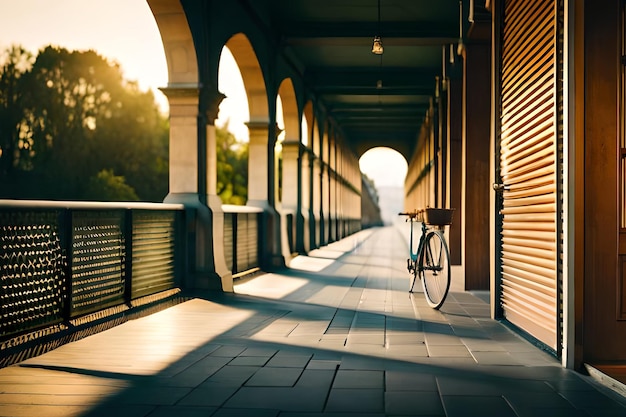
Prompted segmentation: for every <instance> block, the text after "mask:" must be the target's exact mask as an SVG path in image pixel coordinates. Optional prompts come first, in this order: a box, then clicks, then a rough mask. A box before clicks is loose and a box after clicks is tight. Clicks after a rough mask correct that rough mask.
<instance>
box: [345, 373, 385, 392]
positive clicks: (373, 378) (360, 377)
mask: <svg viewBox="0 0 626 417" xmlns="http://www.w3.org/2000/svg"><path fill="white" fill-rule="evenodd" d="M384 380H385V373H384V372H383V371H353V370H343V369H340V370H339V371H337V375H336V376H335V381H334V382H333V389H335V388H378V389H382V388H383V386H384Z"/></svg>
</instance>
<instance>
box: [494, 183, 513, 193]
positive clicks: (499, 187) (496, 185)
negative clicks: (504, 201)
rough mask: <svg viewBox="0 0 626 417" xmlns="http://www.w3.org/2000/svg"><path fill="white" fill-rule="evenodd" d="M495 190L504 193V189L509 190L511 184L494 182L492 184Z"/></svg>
mask: <svg viewBox="0 0 626 417" xmlns="http://www.w3.org/2000/svg"><path fill="white" fill-rule="evenodd" d="M492 186H493V190H494V191H495V192H497V193H502V192H504V191H509V186H508V185H506V184H503V183H494V184H492Z"/></svg>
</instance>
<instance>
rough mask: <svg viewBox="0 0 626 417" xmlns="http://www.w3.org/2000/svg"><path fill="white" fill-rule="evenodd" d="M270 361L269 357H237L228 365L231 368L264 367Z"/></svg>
mask: <svg viewBox="0 0 626 417" xmlns="http://www.w3.org/2000/svg"><path fill="white" fill-rule="evenodd" d="M269 360H270V358H269V357H268V356H237V357H236V358H234V359H233V360H232V361H230V362H228V364H229V365H230V366H263V365H265V364H266V363H267V362H268V361H269Z"/></svg>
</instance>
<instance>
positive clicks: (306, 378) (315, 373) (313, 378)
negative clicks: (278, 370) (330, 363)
mask: <svg viewBox="0 0 626 417" xmlns="http://www.w3.org/2000/svg"><path fill="white" fill-rule="evenodd" d="M334 378H335V371H334V370H332V371H331V370H318V369H311V370H305V371H304V372H302V375H301V376H300V379H298V381H297V382H296V387H299V388H305V387H314V388H316V389H321V390H322V391H326V392H328V391H330V387H331V385H332V383H333V379H334Z"/></svg>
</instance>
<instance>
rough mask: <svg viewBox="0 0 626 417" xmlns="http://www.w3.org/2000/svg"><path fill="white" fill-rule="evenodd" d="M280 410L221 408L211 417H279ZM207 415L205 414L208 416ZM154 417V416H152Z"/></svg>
mask: <svg viewBox="0 0 626 417" xmlns="http://www.w3.org/2000/svg"><path fill="white" fill-rule="evenodd" d="M279 414H280V411H278V410H259V409H257V410H249V409H245V408H220V409H219V410H217V411H216V412H215V414H211V417H277V416H278V415H279ZM206 415H207V414H205V416H206ZM150 417H152V416H150ZM176 417H178V416H176Z"/></svg>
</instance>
